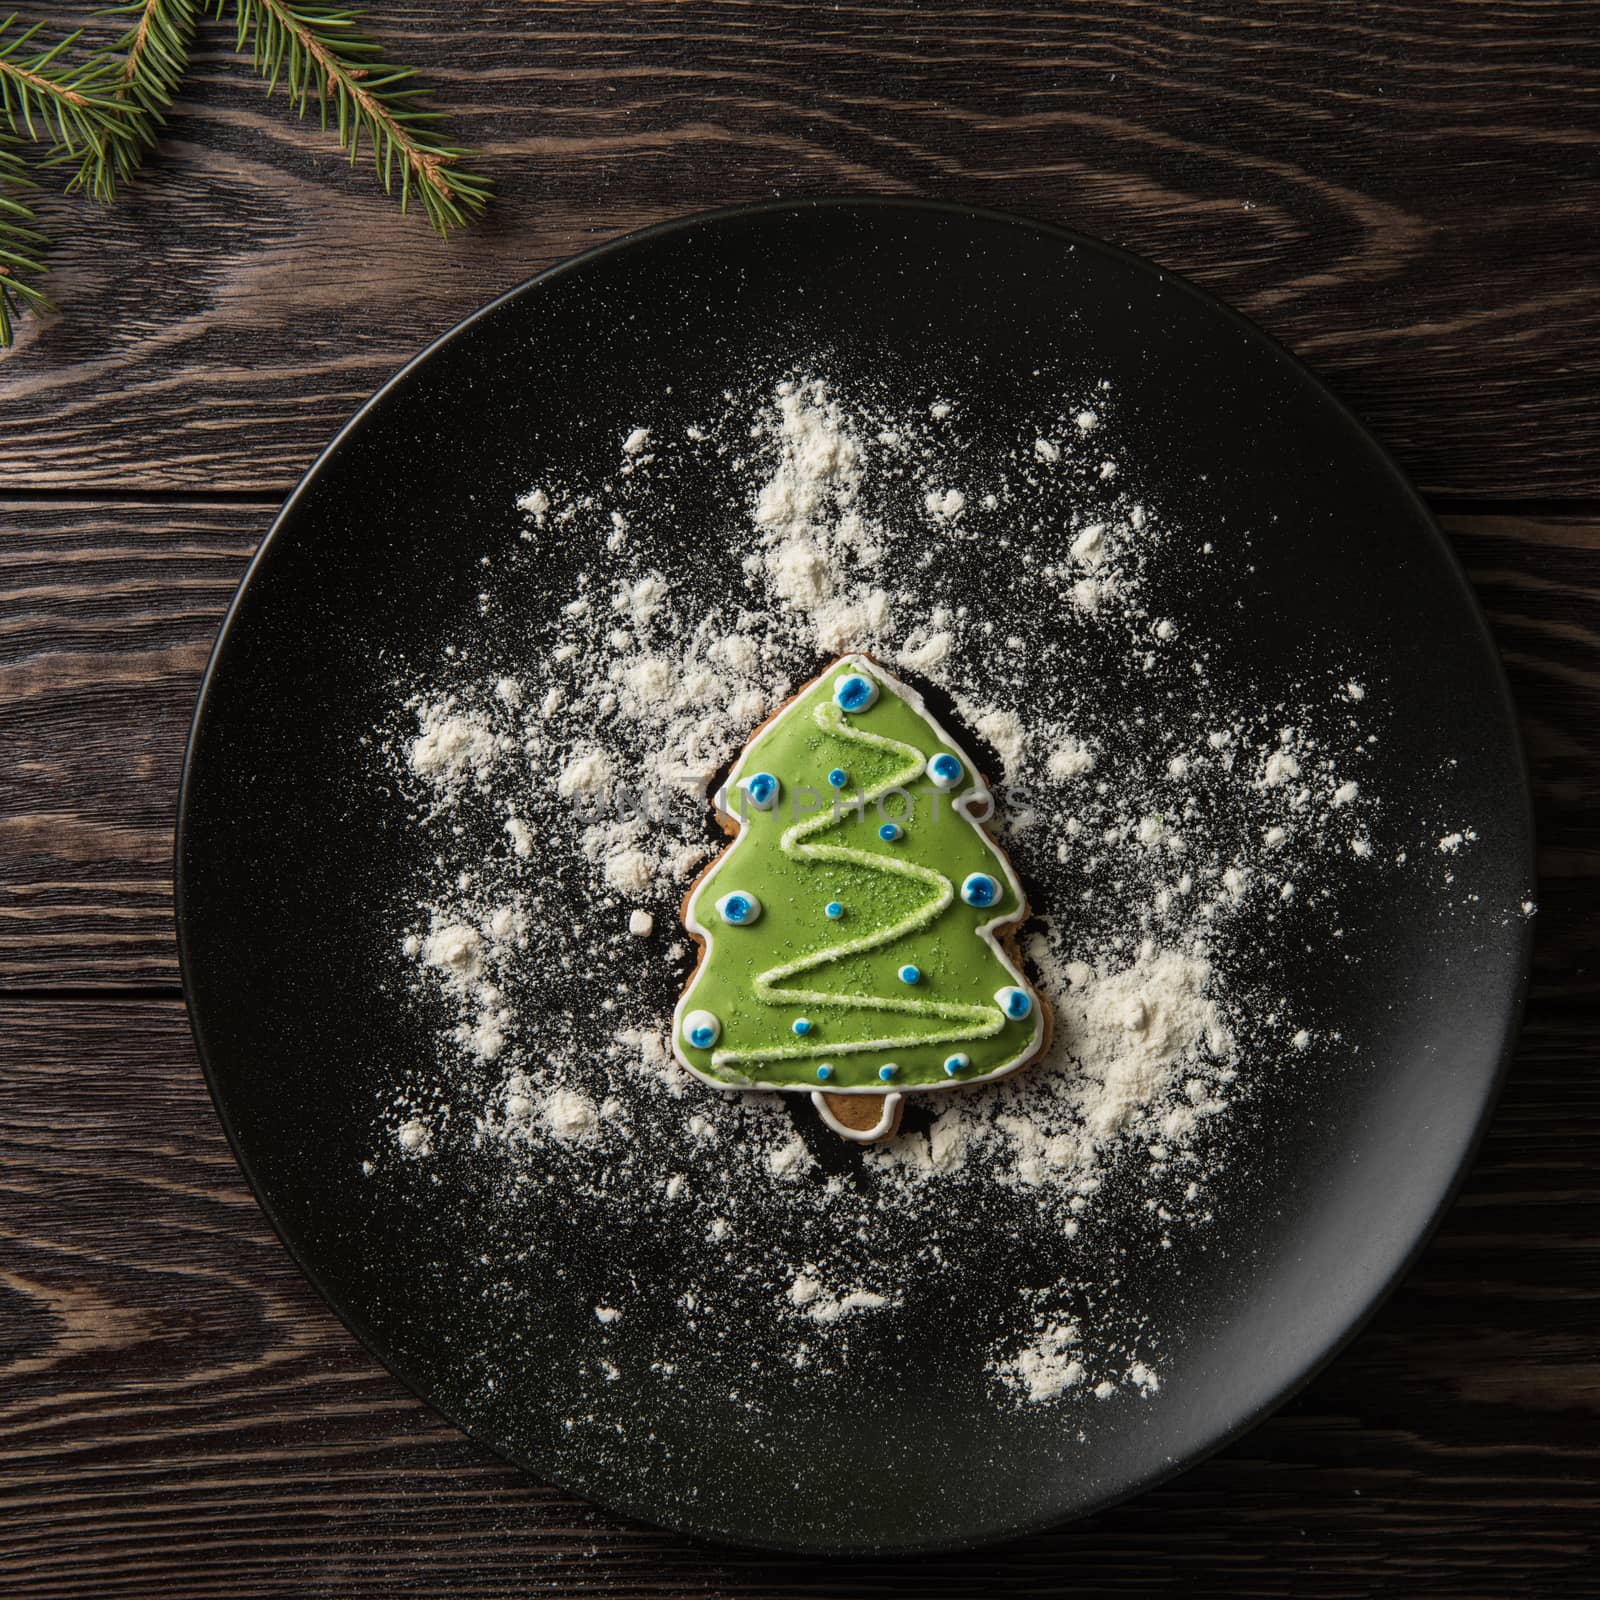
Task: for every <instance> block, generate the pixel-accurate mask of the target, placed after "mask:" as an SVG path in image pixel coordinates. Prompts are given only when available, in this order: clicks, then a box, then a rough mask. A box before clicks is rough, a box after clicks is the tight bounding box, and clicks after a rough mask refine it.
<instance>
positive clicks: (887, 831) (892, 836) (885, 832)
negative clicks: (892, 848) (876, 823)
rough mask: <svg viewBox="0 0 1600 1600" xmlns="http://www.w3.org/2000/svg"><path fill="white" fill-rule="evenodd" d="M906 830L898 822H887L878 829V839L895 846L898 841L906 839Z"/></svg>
mask: <svg viewBox="0 0 1600 1600" xmlns="http://www.w3.org/2000/svg"><path fill="white" fill-rule="evenodd" d="M905 835H906V830H905V829H904V828H902V827H901V826H900V824H899V823H898V822H886V823H884V825H883V826H882V827H881V828H879V829H878V837H879V838H880V839H884V840H887V841H888V843H890V844H893V843H894V842H895V841H896V840H897V839H903V838H905Z"/></svg>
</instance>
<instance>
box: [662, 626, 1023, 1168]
mask: <svg viewBox="0 0 1600 1600" xmlns="http://www.w3.org/2000/svg"><path fill="white" fill-rule="evenodd" d="M717 805H718V811H719V820H721V821H722V822H723V823H724V826H725V827H727V828H728V829H729V831H731V832H734V834H735V837H734V842H733V843H732V844H730V845H729V846H728V848H727V849H726V850H724V851H723V852H722V854H721V855H720V856H718V857H717V859H716V860H715V861H713V862H712V863H711V865H710V866H709V867H708V868H707V869H706V871H705V872H704V873H703V874H702V875H701V876H700V878H699V879H698V880H697V881H696V883H695V884H694V885H693V886H692V887H691V888H690V890H689V892H688V894H687V895H686V896H685V897H684V902H683V920H684V926H685V927H687V929H688V930H689V932H690V934H691V935H692V936H693V937H694V939H695V940H696V941H697V942H698V944H699V945H700V962H699V965H698V966H697V967H696V969H695V972H694V975H693V976H692V977H691V978H690V980H689V983H688V986H687V988H686V989H685V990H684V993H683V995H682V997H681V998H680V1000H679V1001H678V1006H677V1009H676V1011H675V1012H674V1014H673V1019H672V1044H673V1051H674V1053H675V1055H676V1056H677V1058H678V1060H679V1061H681V1062H682V1063H683V1064H684V1066H686V1067H688V1068H689V1070H690V1071H691V1072H694V1073H695V1074H696V1075H697V1076H699V1077H701V1078H703V1079H704V1080H705V1081H706V1082H707V1083H710V1084H713V1085H715V1086H716V1087H718V1088H722V1089H734V1088H739V1089H777V1090H781V1091H783V1092H786V1093H809V1094H810V1095H811V1097H812V1100H813V1103H814V1104H815V1105H816V1107H817V1110H818V1112H819V1113H820V1115H821V1116H822V1119H823V1121H824V1122H826V1123H827V1124H828V1126H829V1127H831V1128H832V1129H833V1130H834V1131H835V1132H836V1133H839V1134H841V1135H842V1136H843V1137H845V1138H847V1139H854V1140H858V1141H863V1142H866V1141H870V1140H874V1139H882V1138H886V1137H888V1136H889V1135H890V1134H892V1133H893V1132H894V1130H895V1128H896V1126H897V1125H898V1122H899V1117H900V1110H901V1105H902V1097H903V1096H904V1095H906V1094H915V1093H933V1092H938V1091H940V1090H949V1089H952V1088H956V1087H960V1086H963V1085H970V1084H978V1083H986V1082H989V1081H990V1080H991V1079H994V1078H1000V1077H1003V1076H1005V1075H1006V1074H1007V1073H1010V1072H1015V1071H1016V1070H1017V1069H1018V1068H1019V1067H1022V1066H1025V1065H1026V1064H1027V1063H1028V1062H1029V1061H1031V1060H1033V1059H1034V1058H1035V1057H1036V1056H1037V1055H1039V1054H1040V1052H1041V1051H1042V1050H1043V1049H1044V1047H1045V1045H1046V1043H1047V1041H1048V1037H1049V1025H1050V1018H1049V1013H1048V1008H1047V1007H1046V1006H1045V1005H1044V1003H1043V1002H1042V1000H1041V998H1040V997H1039V995H1037V994H1036V993H1035V992H1034V990H1033V988H1032V987H1031V985H1030V984H1029V983H1028V981H1027V978H1026V977H1025V976H1024V975H1023V972H1022V970H1021V967H1020V965H1019V963H1018V961H1017V958H1016V953H1015V951H1014V949H1011V948H1010V947H1009V946H1008V939H1009V938H1010V937H1011V936H1012V935H1014V933H1015V931H1016V929H1017V927H1018V926H1019V925H1020V924H1021V922H1022V921H1023V919H1024V918H1025V917H1026V915H1027V904H1026V902H1025V900H1024V898H1023V894H1022V888H1021V885H1020V884H1019V883H1018V882H1017V878H1016V874H1015V873H1014V872H1013V871H1012V868H1011V863H1010V862H1009V861H1007V859H1006V857H1005V854H1004V852H1003V851H1002V850H1001V849H1000V847H999V846H998V845H997V844H996V843H995V842H994V840H993V839H992V838H990V836H989V834H988V833H987V832H986V831H985V829H984V826H983V824H984V822H985V821H986V820H987V819H988V818H989V816H990V815H992V812H993V799H992V797H991V795H990V793H989V790H988V787H987V786H986V785H985V784H984V782H983V780H982V778H981V777H980V776H979V775H978V773H977V771H976V770H975V768H974V767H973V765H972V763H971V761H970V760H969V759H968V758H967V756H966V755H965V754H964V753H963V752H962V751H961V750H960V748H959V747H958V746H957V745H956V743H955V741H954V740H952V739H951V738H950V737H949V735H948V734H947V733H946V732H945V731H944V730H943V729H942V728H940V727H939V725H938V723H936V722H935V721H934V719H933V718H932V717H931V716H930V715H929V714H928V710H927V707H926V706H925V705H924V703H923V701H922V698H921V696H920V695H918V694H917V693H916V692H915V690H913V689H911V688H909V687H907V686H906V685H905V684H903V683H900V682H899V681H898V680H897V679H895V678H894V677H893V676H891V675H890V674H889V673H888V672H886V671H885V670H884V669H883V668H882V667H881V666H879V665H878V663H877V662H875V661H873V660H872V659H871V658H870V657H868V656H864V655H851V656H845V657H843V658H841V659H840V660H838V661H836V662H834V664H833V665H832V666H831V667H829V668H828V670H827V671H826V672H824V673H823V674H822V675H821V676H820V677H818V678H816V679H814V680H813V681H812V682H811V683H809V684H807V685H806V686H805V687H804V688H803V689H801V690H800V692H799V693H798V694H797V695H795V696H794V698H793V699H791V700H790V701H788V703H787V704H786V705H784V706H783V707H782V708H781V709H780V710H779V711H778V713H777V714H776V715H775V716H774V717H772V718H771V719H770V720H769V721H768V722H766V723H764V724H763V725H762V726H761V727H760V728H758V729H757V730H756V732H755V733H754V734H753V735H752V737H751V739H750V742H749V743H748V744H747V745H746V746H745V748H744V750H743V752H742V753H741V754H740V756H739V759H738V760H737V761H736V762H735V763H734V766H733V770H732V772H731V773H730V775H729V778H728V782H727V785H726V786H725V788H724V789H723V790H722V792H721V793H720V794H719V795H718V796H717Z"/></svg>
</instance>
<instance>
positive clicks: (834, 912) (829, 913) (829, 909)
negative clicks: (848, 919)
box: [822, 900, 844, 922]
mask: <svg viewBox="0 0 1600 1600" xmlns="http://www.w3.org/2000/svg"><path fill="white" fill-rule="evenodd" d="M822 914H823V916H825V917H831V918H832V919H833V921H835V922H837V921H838V920H839V918H840V917H842V916H843V915H844V907H843V906H842V905H840V904H839V902H838V901H837V900H830V901H829V902H828V903H827V905H825V906H824V907H823V908H822Z"/></svg>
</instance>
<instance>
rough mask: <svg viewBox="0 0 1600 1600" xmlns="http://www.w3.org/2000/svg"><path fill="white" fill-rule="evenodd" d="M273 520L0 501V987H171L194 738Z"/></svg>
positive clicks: (261, 515) (250, 514)
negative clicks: (176, 860)
mask: <svg viewBox="0 0 1600 1600" xmlns="http://www.w3.org/2000/svg"><path fill="white" fill-rule="evenodd" d="M270 520H271V512H270V511H269V510H263V509H261V508H252V507H238V506H212V507H205V506H190V507H185V508H183V509H181V510H176V509H171V508H163V507H159V506H147V507H134V508H128V509H118V508H115V507H111V506H103V505H79V504H71V503H66V504H51V505H28V506H14V505H13V506H6V505H4V504H3V503H0V751H3V752H4V758H3V759H0V985H6V986H10V987H18V986H22V987H26V986H28V985H30V984H37V983H44V982H50V983H54V984H57V985H63V984H64V985H69V986H70V985H73V984H79V983H94V984H111V985H123V984H130V983H146V982H149V983H167V984H170V983H172V982H174V981H175V980H176V976H177V954H176V949H175V946H174V944H173V937H172V825H173V816H174V808H175V805H176V801H177V786H178V774H179V772H180V770H181V767H182V761H183V747H184V742H185V739H186V738H187V730H188V725H189V719H190V717H191V715H192V714H193V710H194V700H195V695H196V693H197V692H198V689H199V685H200V677H201V674H202V672H203V671H204V670H205V664H206V659H207V657H208V656H209V655H210V652H211V646H212V643H213V641H214V640H215V638H216V633H217V627H218V624H219V623H220V622H221V620H222V613H223V611H224V610H225V609H226V607H227V604H228V600H229V598H230V596H231V595H232V593H233V591H234V589H235V587H236V586H237V584H238V582H239V579H240V577H241V576H242V575H243V572H244V568H245V564H246V562H247V561H248V559H249V556H250V553H251V552H252V550H253V549H254V548H255V545H256V543H257V542H258V540H259V539H260V537H261V535H262V533H263V532H265V530H266V527H267V525H268V523H269V522H270Z"/></svg>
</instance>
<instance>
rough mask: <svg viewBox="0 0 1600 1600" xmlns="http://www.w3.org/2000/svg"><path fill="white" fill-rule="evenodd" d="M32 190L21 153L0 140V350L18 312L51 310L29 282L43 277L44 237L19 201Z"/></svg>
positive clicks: (7, 344)
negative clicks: (24, 310)
mask: <svg viewBox="0 0 1600 1600" xmlns="http://www.w3.org/2000/svg"><path fill="white" fill-rule="evenodd" d="M36 187H37V185H36V184H35V183H34V181H33V179H32V178H31V177H30V176H29V173H28V167H27V163H26V162H25V161H24V160H23V158H22V153H21V152H20V151H19V150H18V149H17V148H16V146H15V145H14V144H13V143H11V142H10V140H8V139H6V138H4V137H3V136H0V350H7V349H10V347H11V342H12V340H13V339H14V338H15V336H16V333H15V329H16V319H17V315H18V313H19V312H21V311H22V310H23V309H27V310H30V311H47V310H50V309H52V308H51V305H50V302H49V301H48V300H47V299H46V298H45V296H44V293H43V291H42V290H41V289H40V288H39V286H38V284H37V282H33V281H30V280H35V279H38V278H42V277H43V276H44V261H43V256H44V249H45V237H44V235H43V234H42V233H40V232H39V230H38V228H37V227H35V225H34V224H35V223H36V222H37V220H38V219H37V218H36V217H35V216H34V214H33V207H32V206H30V205H29V204H28V202H27V200H26V199H25V198H23V197H24V196H25V195H27V194H28V193H29V192H30V191H31V190H33V189H34V188H36Z"/></svg>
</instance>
